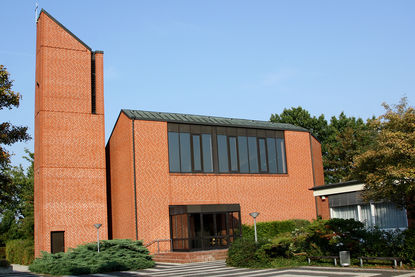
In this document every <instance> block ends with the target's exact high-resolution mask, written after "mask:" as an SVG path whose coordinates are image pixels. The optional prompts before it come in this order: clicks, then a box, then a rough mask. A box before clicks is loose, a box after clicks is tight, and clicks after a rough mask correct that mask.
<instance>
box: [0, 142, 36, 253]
mask: <svg viewBox="0 0 415 277" xmlns="http://www.w3.org/2000/svg"><path fill="white" fill-rule="evenodd" d="M26 153H27V154H28V156H27V157H25V158H26V159H27V160H28V161H29V162H30V167H28V168H27V169H26V170H24V169H23V167H22V166H18V167H13V168H11V169H9V170H8V171H7V174H8V175H9V176H8V177H9V178H10V180H11V182H10V187H11V188H13V189H12V191H13V194H12V195H11V196H10V199H11V201H9V202H7V203H2V204H1V206H2V207H1V208H0V209H1V210H2V213H1V217H0V219H1V221H0V246H1V245H4V244H5V243H6V241H9V240H15V239H28V240H33V236H34V202H33V185H34V184H33V177H34V175H33V157H34V155H33V153H30V152H29V151H28V150H26Z"/></svg>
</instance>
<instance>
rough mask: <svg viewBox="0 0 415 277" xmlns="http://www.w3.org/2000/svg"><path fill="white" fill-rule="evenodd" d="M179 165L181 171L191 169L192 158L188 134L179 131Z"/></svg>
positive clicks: (189, 170)
mask: <svg viewBox="0 0 415 277" xmlns="http://www.w3.org/2000/svg"><path fill="white" fill-rule="evenodd" d="M180 166H181V172H191V171H192V159H191V156H190V134H188V133H180Z"/></svg>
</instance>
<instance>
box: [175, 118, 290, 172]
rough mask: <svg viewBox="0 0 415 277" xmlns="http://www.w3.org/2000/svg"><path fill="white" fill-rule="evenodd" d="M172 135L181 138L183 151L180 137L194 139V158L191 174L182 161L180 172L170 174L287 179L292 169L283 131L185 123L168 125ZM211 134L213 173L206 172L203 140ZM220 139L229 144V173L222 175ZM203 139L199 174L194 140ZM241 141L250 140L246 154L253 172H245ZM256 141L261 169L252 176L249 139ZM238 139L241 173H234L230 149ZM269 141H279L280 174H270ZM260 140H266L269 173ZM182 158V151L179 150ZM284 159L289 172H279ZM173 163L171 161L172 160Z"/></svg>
mask: <svg viewBox="0 0 415 277" xmlns="http://www.w3.org/2000/svg"><path fill="white" fill-rule="evenodd" d="M167 131H168V132H176V133H178V137H179V147H180V144H181V143H180V133H188V134H189V136H190V156H191V171H190V172H183V171H182V165H181V157H179V162H180V171H179V172H178V171H170V165H169V172H170V173H176V174H177V173H179V174H189V173H190V174H192V173H198V174H254V175H258V174H267V175H287V174H288V165H287V150H286V141H285V132H284V131H282V130H263V129H253V128H242V127H241V128H235V127H220V126H206V125H191V124H185V123H180V124H179V123H168V127H167ZM203 134H207V135H210V143H211V145H210V148H211V162H212V166H213V170H212V171H204V170H205V169H204V153H203V139H202V135H203ZM218 135H223V136H225V138H226V140H225V142H226V147H227V158H228V160H227V165H228V170H227V171H226V172H221V171H219V151H218V150H219V149H218V137H217V136H218ZM194 136H198V137H199V144H200V164H201V170H195V167H194V146H193V137H194ZM240 137H245V138H246V148H247V149H246V150H247V154H248V160H247V162H248V168H249V172H241V160H240V158H241V156H240V153H239V152H240V151H239V150H240V149H239V141H240ZM250 137H255V143H256V152H257V153H256V162H257V166H258V171H257V172H251V170H252V169H251V163H250V161H249V157H250V155H249V138H250ZM232 138H234V139H235V143H236V145H235V146H236V158H237V161H236V167H237V170H236V171H235V170H232V166H231V165H232V163H231V147H230V140H231V139H232ZM267 138H273V139H275V152H276V166H277V168H276V172H271V171H272V170H270V163H269V153H268V152H269V150H268V141H267ZM278 139H282V140H283V143H282V145H281V146H282V152H279V147H278V145H277V144H278V142H277V141H278ZM260 140H263V144H264V151H265V152H264V156H265V157H264V158H265V165H266V170H263V168H262V166H261V151H260V150H261V149H260ZM179 155H180V149H179ZM279 155H282V161H283V167H282V168H283V169H285V171H282V172H281V171H280V170H278V168H279V167H280V165H279V163H278V156H279ZM169 162H170V159H169Z"/></svg>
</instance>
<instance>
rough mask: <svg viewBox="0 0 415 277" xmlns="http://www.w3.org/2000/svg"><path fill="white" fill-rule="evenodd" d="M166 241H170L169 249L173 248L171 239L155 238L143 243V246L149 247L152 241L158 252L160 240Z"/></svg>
mask: <svg viewBox="0 0 415 277" xmlns="http://www.w3.org/2000/svg"><path fill="white" fill-rule="evenodd" d="M164 241H168V242H170V247H171V248H170V249H173V241H172V239H155V240H152V241H150V242H149V243H147V244H146V245H144V246H145V247H147V248H149V247H150V246H151V245H153V244H154V243H157V253H160V242H164Z"/></svg>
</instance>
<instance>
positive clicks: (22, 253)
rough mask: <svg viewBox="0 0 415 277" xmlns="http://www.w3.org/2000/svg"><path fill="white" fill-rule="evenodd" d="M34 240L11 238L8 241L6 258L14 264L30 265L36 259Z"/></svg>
mask: <svg viewBox="0 0 415 277" xmlns="http://www.w3.org/2000/svg"><path fill="white" fill-rule="evenodd" d="M34 252H35V251H34V243H33V240H20V239H19V240H9V241H8V242H6V258H7V260H8V261H9V262H10V263H12V264H22V265H28V264H30V263H31V262H32V261H33V259H34Z"/></svg>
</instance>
